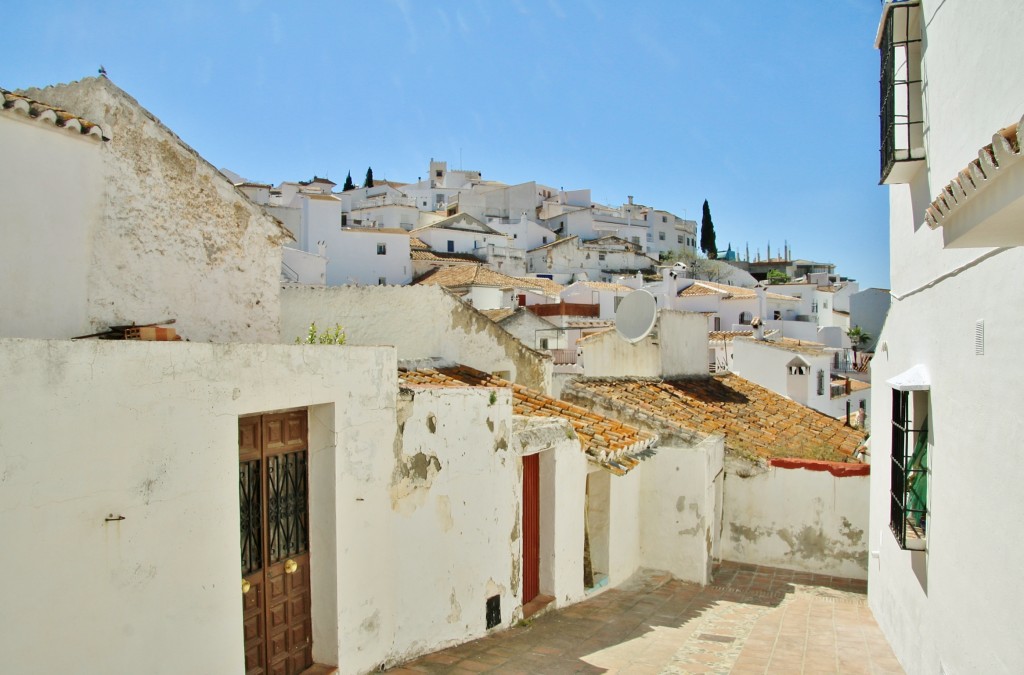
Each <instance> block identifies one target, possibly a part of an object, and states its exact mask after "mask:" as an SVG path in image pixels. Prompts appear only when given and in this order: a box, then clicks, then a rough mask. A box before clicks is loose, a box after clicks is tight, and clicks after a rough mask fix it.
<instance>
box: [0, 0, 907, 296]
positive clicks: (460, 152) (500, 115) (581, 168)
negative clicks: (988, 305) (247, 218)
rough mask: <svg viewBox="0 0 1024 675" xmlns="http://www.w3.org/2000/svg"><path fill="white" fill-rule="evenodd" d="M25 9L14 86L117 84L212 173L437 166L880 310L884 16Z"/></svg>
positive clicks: (747, 9) (842, 0) (9, 20)
mask: <svg viewBox="0 0 1024 675" xmlns="http://www.w3.org/2000/svg"><path fill="white" fill-rule="evenodd" d="M290 7H291V3H280V2H262V1H260V0H237V1H233V2H190V1H187V0H178V1H177V2H173V3H164V2H157V1H154V2H148V3H122V2H105V3H73V2H49V3H15V4H14V5H12V6H11V7H9V8H6V9H5V12H4V14H5V24H6V30H5V31H4V41H5V43H6V44H5V48H4V58H3V61H2V63H0V86H2V87H5V88H7V89H17V88H21V87H27V86H43V85H47V84H53V83H57V82H66V81H70V80H75V79H79V78H81V77H85V76H91V75H94V74H95V73H96V70H97V68H98V67H99V65H100V64H103V65H104V66H105V67H106V69H107V72H108V73H109V76H110V78H111V79H112V80H113V81H114V82H115V83H116V84H118V85H119V86H120V87H121V88H123V89H124V90H125V91H127V92H128V93H129V94H131V95H132V96H134V97H135V98H136V99H138V101H139V102H140V103H141V104H142V105H143V106H145V107H146V108H148V109H149V110H150V111H151V112H153V113H154V114H155V115H156V116H157V117H159V118H160V119H161V120H162V121H163V122H164V123H165V124H167V125H168V126H169V127H170V128H171V129H172V130H173V131H175V132H176V133H177V134H178V135H179V136H181V137H182V138H183V139H184V140H185V141H186V142H187V143H189V144H190V145H191V146H192V147H194V148H195V149H196V150H197V151H199V153H200V154H202V155H203V156H204V157H206V158H207V159H208V160H209V161H210V162H211V163H212V164H214V165H215V166H218V167H226V168H229V169H231V170H233V171H235V172H237V173H239V174H241V175H243V176H246V177H247V178H250V179H253V180H260V181H266V182H273V183H277V182H279V181H281V180H301V179H309V178H311V177H312V176H313V175H314V174H318V175H325V174H326V175H329V176H330V178H331V179H333V180H334V181H336V182H337V183H338V184H339V185H340V184H341V183H342V181H343V180H344V178H345V174H346V172H347V171H351V172H352V176H353V178H354V179H355V180H356V182H357V183H358V182H361V181H362V179H363V176H364V175H365V173H366V168H367V166H372V167H373V171H374V175H375V176H376V177H377V178H389V179H393V180H403V181H412V180H415V179H416V178H417V177H418V176H422V175H425V173H426V171H427V164H428V162H429V161H430V159H431V158H435V159H443V160H446V161H447V162H448V164H449V167H453V168H458V166H459V165H460V163H461V165H462V166H463V167H464V168H467V169H476V170H480V171H482V172H483V175H484V178H487V179H493V180H500V181H504V182H507V183H518V182H523V181H528V180H536V181H538V182H541V183H544V184H547V185H551V186H554V187H564V188H566V189H577V188H590V189H591V190H592V191H593V198H594V199H595V200H596V201H599V202H603V203H610V204H618V203H622V202H624V201H626V196H627V195H634V196H635V199H636V201H638V202H640V203H643V204H648V205H651V206H655V207H657V208H663V209H667V210H669V211H672V212H674V213H677V214H679V215H686V216H687V217H689V218H692V219H694V220H698V221H699V220H700V211H701V204H702V203H703V201H704V199H707V200H708V201H709V203H710V206H711V212H712V215H713V218H714V222H715V229H716V232H717V235H718V246H719V248H720V249H721V250H724V249H725V247H726V245H727V244H728V243H732V245H733V247H734V248H738V249H739V250H741V251H742V250H743V249H744V247H745V246H746V245H748V244H749V247H750V252H751V255H752V256H753V255H754V254H755V252H756V251H757V250H760V253H761V255H762V256H764V255H765V253H766V247H767V245H768V244H769V242H770V244H771V247H772V252H773V253H775V252H776V251H777V250H778V249H779V247H781V245H782V244H783V243H784V242H785V241H788V242H789V245H790V246H791V248H792V251H793V254H794V256H796V257H802V258H810V259H814V260H822V261H831V262H834V263H836V264H837V265H838V271H839V272H840V273H842V274H844V275H847V276H851V277H854V278H856V279H858V281H860V282H861V286H862V287H864V288H866V287H871V286H875V287H888V283H889V261H888V259H889V256H888V234H887V229H888V228H887V224H888V215H887V209H888V203H887V198H886V191H885V189H884V188H881V187H878V185H877V182H878V72H877V71H878V55H877V52H876V51H875V50H874V49H873V48H872V41H873V39H874V34H875V28H876V26H877V23H878V17H879V15H880V11H881V7H880V4H879V2H878V1H877V0H831V1H830V2H807V1H806V0H781V1H778V2H767V3H766V2H760V1H756V0H736V1H734V2H707V1H705V2H694V1H691V0H676V1H674V2H653V1H652V2H622V1H621V0H619V1H617V2H603V1H598V0H580V1H578V2H570V1H569V0H533V1H531V0H511V1H500V2H499V1H497V0H466V1H457V0H456V1H450V2H449V1H446V2H425V1H414V0H392V1H373V0H363V1H361V2H351V1H345V2H331V3H327V2H324V3H318V2H306V3H296V4H295V7H296V9H290Z"/></svg>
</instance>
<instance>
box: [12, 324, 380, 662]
mask: <svg viewBox="0 0 1024 675" xmlns="http://www.w3.org/2000/svg"><path fill="white" fill-rule="evenodd" d="M0 372H3V373H4V384H5V386H4V387H2V388H0V448H2V452H0V482H2V489H0V512H2V513H3V518H0V540H2V541H3V542H4V545H3V546H2V547H0V569H3V570H4V574H3V576H2V581H0V594H2V597H3V598H4V601H3V603H4V611H5V614H6V615H7V616H9V617H15V616H16V617H18V620H17V621H9V622H7V626H6V628H5V630H3V631H0V654H3V664H4V670H7V671H9V672H18V673H52V672H80V671H81V669H82V667H83V664H87V667H88V670H89V671H90V672H107V673H121V672H131V671H134V670H137V669H138V668H139V664H145V668H146V670H147V671H148V672H153V673H185V672H195V673H199V672H217V673H235V672H241V671H242V670H243V667H244V665H243V645H242V602H241V592H240V589H239V584H240V578H241V573H240V561H239V543H238V541H239V540H238V536H239V534H238V533H239V509H238V417H239V416H240V415H244V414H248V413H255V412H262V411H269V410H280V409H287V408H294V407H301V406H313V408H312V409H311V415H310V422H311V424H310V442H311V459H310V462H311V467H312V473H311V484H310V531H311V536H312V538H313V539H312V541H313V544H312V547H311V550H312V551H313V561H312V574H313V615H314V633H315V635H316V642H315V643H314V652H315V653H316V655H317V658H319V659H321V660H325V661H327V662H328V663H330V662H331V660H332V659H333V662H334V663H339V662H342V663H343V664H344V665H343V672H357V671H359V670H365V669H368V668H372V667H373V666H374V665H375V662H374V657H375V656H376V654H373V653H372V652H371V651H370V649H368V648H367V643H366V642H365V641H363V642H360V640H361V636H360V624H361V622H362V621H363V617H362V616H360V614H359V611H358V608H360V607H370V606H373V607H376V606H377V605H378V603H380V602H381V601H382V599H386V598H387V596H388V592H389V588H390V581H391V578H392V575H391V574H389V573H388V572H387V569H388V565H389V564H390V559H391V557H390V556H386V555H384V556H380V557H376V556H369V555H367V552H368V551H381V550H386V544H387V536H386V533H387V518H386V517H385V514H387V513H388V512H389V510H382V509H374V507H373V494H372V491H370V490H367V489H366V488H365V487H364V485H365V481H366V480H367V479H372V477H373V476H374V475H385V476H387V475H389V468H390V465H391V464H393V458H392V457H391V456H390V453H387V452H381V451H380V449H381V447H382V446H383V447H390V446H391V444H392V439H393V438H394V424H395V423H394V406H395V403H394V401H395V395H396V392H397V378H396V358H395V353H394V350H392V349H387V348H368V347H362V348H360V347H334V346H295V345H239V344H234V345H211V344H200V343H152V342H150V343H146V342H104V341H81V342H70V341H68V342H64V341H36V340H0ZM324 373H331V374H333V375H334V376H331V377H325V376H324V375H323V374H324ZM332 462H333V463H335V464H336V468H337V472H338V473H337V474H336V475H331V474H329V473H326V474H325V473H323V471H324V470H325V469H328V470H329V469H330V465H331V464H332ZM325 478H326V480H325ZM353 493H355V494H353ZM363 493H365V494H363ZM357 496H365V497H366V503H359V502H357V500H356V497H357ZM385 498H386V497H385ZM335 499H336V500H337V504H336V505H335V504H334V503H332V502H333V501H334V500H335ZM122 517H123V520H112V521H107V519H108V518H116V519H120V518H122ZM335 521H336V523H335ZM335 524H337V527H338V531H337V533H336V534H328V535H326V536H325V534H324V533H325V531H329V530H330V528H331V527H334V526H335ZM332 540H333V541H334V542H335V543H334V544H333V546H334V548H333V550H332V549H331V546H330V545H329V544H328V542H330V541H332ZM356 554H358V555H356ZM332 566H333V572H331V567H332ZM339 570H340V572H339ZM332 574H333V575H334V576H337V583H335V582H334V580H333V579H332V578H331V576H332ZM168 635H171V636H173V639H170V640H168ZM339 635H340V636H341V637H340V639H339ZM54 645H60V648H59V649H54ZM182 645H187V646H188V647H187V649H182ZM343 653H344V660H343V661H339V659H341V655H342V654H343ZM361 656H364V657H365V658H361ZM377 663H379V661H377Z"/></svg>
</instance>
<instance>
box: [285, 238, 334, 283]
mask: <svg viewBox="0 0 1024 675" xmlns="http://www.w3.org/2000/svg"><path fill="white" fill-rule="evenodd" d="M281 264H282V274H283V275H284V276H285V277H287V278H288V280H289V281H294V282H295V283H299V284H315V285H323V284H325V283H327V258H325V257H324V256H322V255H318V254H316V253H307V252H305V251H300V250H298V249H295V248H289V247H288V246H283V247H281Z"/></svg>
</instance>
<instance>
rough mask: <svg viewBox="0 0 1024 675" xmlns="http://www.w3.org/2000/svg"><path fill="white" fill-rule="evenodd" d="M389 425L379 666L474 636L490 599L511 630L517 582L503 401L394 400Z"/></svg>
mask: <svg viewBox="0 0 1024 675" xmlns="http://www.w3.org/2000/svg"><path fill="white" fill-rule="evenodd" d="M492 394H493V395H494V396H492ZM492 400H493V402H492ZM398 424H399V429H400V432H399V435H398V436H397V438H396V443H395V447H394V458H395V461H394V471H393V473H392V475H391V478H390V485H389V489H388V493H389V498H390V511H391V518H392V523H391V527H390V533H389V538H390V555H389V557H390V558H391V560H392V563H391V564H392V578H391V580H390V582H391V583H390V584H389V585H390V586H391V589H390V591H389V595H390V597H391V598H392V601H393V603H394V623H393V626H394V630H393V632H388V633H383V632H382V633H380V634H379V636H378V638H379V640H380V641H381V643H383V644H386V645H391V648H390V650H389V653H388V655H387V659H386V660H387V661H389V662H394V661H398V660H404V659H405V658H408V657H410V656H413V655H415V654H419V653H422V652H426V651H432V650H434V649H437V648H439V647H441V646H444V645H447V644H455V643H459V642H463V641H465V640H468V639H471V638H474V637H480V636H482V635H484V634H485V633H486V632H487V629H486V623H485V603H486V601H487V598H488V597H491V596H493V595H497V596H500V598H501V618H502V625H503V626H505V627H508V626H510V625H512V623H513V622H514V619H515V617H516V614H515V609H516V608H517V606H518V605H519V604H520V602H519V598H520V597H521V582H522V572H521V557H522V553H521V548H522V539H521V527H520V517H521V515H520V511H521V487H520V481H521V475H522V471H521V462H520V459H519V456H518V455H517V454H516V453H515V452H514V451H513V450H512V448H511V433H512V406H511V396H510V392H509V391H508V390H494V389H486V388H476V387H453V388H445V389H423V388H414V389H408V390H403V392H402V396H401V398H400V403H399V406H398ZM370 557H373V556H370ZM369 621H370V622H369V624H368V626H369V625H373V624H375V623H377V619H373V618H372V617H371V619H370V620H369Z"/></svg>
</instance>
